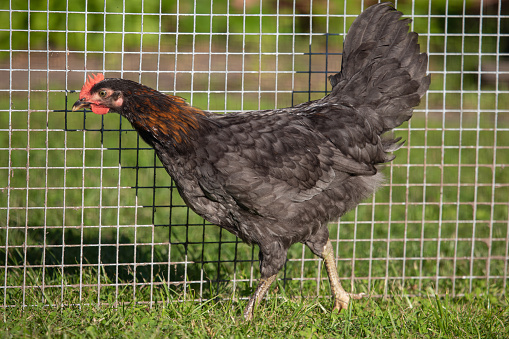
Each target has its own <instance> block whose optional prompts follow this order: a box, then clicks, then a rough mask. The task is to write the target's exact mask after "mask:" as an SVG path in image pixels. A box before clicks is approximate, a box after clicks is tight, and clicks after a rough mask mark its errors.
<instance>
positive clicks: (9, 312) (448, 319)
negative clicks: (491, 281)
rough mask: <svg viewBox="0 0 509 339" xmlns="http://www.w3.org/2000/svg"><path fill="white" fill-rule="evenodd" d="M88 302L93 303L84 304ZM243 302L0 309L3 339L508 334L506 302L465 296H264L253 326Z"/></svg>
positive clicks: (469, 336) (458, 336)
mask: <svg viewBox="0 0 509 339" xmlns="http://www.w3.org/2000/svg"><path fill="white" fill-rule="evenodd" d="M92 303H93V301H92ZM244 305H245V301H237V300H221V301H215V300H213V299H211V300H209V301H206V302H201V303H197V302H193V301H182V302H169V303H162V304H156V305H154V306H153V307H149V306H147V305H143V304H135V303H134V304H133V303H129V304H127V303H120V304H118V305H117V307H114V306H112V305H105V306H97V305H93V304H92V305H85V306H81V307H44V306H42V305H38V306H33V307H28V308H22V307H19V306H17V307H12V308H7V309H2V310H1V311H0V312H1V313H2V315H3V318H4V322H3V323H1V325H0V328H1V331H2V335H3V336H4V337H13V338H18V337H69V336H72V337H75V336H82V337H89V338H96V337H126V338H135V337H143V338H149V337H152V338H158V337H178V338H191V337H213V338H225V337H240V338H243V337H267V338H269V337H270V338H275V337H302V338H331V337H345V338H346V337H352V338H360V337H411V338H474V337H476V338H477V337H478V338H504V337H507V336H508V335H509V328H508V325H507V324H509V308H508V303H507V300H499V299H497V298H495V297H492V296H482V297H477V296H474V295H467V296H466V297H463V298H460V299H452V298H450V297H445V298H437V297H436V296H435V295H434V294H433V292H432V291H428V296H427V297H422V298H408V297H402V296H398V295H394V296H393V297H392V298H390V299H374V298H365V299H363V300H359V301H355V302H352V303H351V306H350V308H349V309H348V310H345V311H343V312H341V313H339V314H338V313H336V312H332V313H331V312H329V309H330V307H331V302H330V300H328V299H323V298H320V299H318V298H309V299H302V298H293V299H292V298H288V297H286V296H285V295H284V293H283V294H282V293H281V292H280V291H279V292H278V291H276V292H273V293H269V298H268V299H266V300H265V301H264V302H263V303H262V305H261V306H260V307H258V309H257V310H256V316H255V319H254V321H253V322H252V323H251V322H245V321H243V320H242V309H243V307H244Z"/></svg>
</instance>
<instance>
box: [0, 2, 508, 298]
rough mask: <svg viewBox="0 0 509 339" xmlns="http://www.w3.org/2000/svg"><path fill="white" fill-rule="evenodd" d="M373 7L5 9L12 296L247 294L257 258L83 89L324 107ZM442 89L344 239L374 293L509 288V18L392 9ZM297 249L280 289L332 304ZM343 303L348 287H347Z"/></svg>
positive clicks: (6, 249) (3, 176) (407, 132)
mask: <svg viewBox="0 0 509 339" xmlns="http://www.w3.org/2000/svg"><path fill="white" fill-rule="evenodd" d="M370 4H372V2H369V1H364V2H359V1H347V0H345V1H344V2H341V1H338V2H336V1H330V0H315V1H310V2H300V1H296V0H294V1H293V2H289V1H275V0H270V1H268V0H265V1H249V0H245V1H244V2H242V1H237V0H232V1H228V0H196V1H194V2H191V1H179V0H177V1H175V2H166V1H161V0H160V1H156V0H153V1H152V0H150V1H149V0H145V1H141V2H137V1H127V0H126V1H124V2H118V1H115V2H114V1H101V2H99V1H98V2H83V3H80V2H69V1H66V0H59V1H52V2H49V1H48V2H42V1H31V2H24V3H22V2H14V1H9V2H3V3H2V4H1V5H0V19H1V20H0V74H1V76H0V83H1V84H0V92H1V93H2V94H1V97H0V180H1V184H0V186H1V188H2V190H1V192H0V197H1V199H0V282H1V283H0V289H1V292H0V299H1V304H2V305H3V306H4V307H8V306H13V305H20V304H22V305H33V304H40V303H44V304H50V305H83V304H88V303H111V304H114V303H118V302H123V301H133V300H136V301H137V302H145V303H150V304H152V303H155V302H161V301H162V302H165V301H169V300H178V299H181V298H186V299H197V300H203V299H207V298H211V297H216V296H218V295H219V296H225V297H230V295H232V294H233V296H234V297H236V298H244V297H247V296H248V295H249V294H250V292H251V290H252V288H253V285H254V282H255V281H256V279H257V277H258V276H259V272H258V264H257V249H254V248H252V247H250V246H248V245H246V244H243V243H242V242H240V241H239V240H238V239H236V238H235V237H234V236H232V235H231V234H229V233H228V232H226V231H224V230H221V229H220V228H218V227H216V226H213V225H209V224H208V223H206V222H204V221H203V219H201V218H199V217H198V216H196V215H195V214H194V213H193V212H192V211H190V210H189V209H188V208H187V207H186V205H185V204H184V202H183V201H182V199H181V198H180V197H179V195H178V192H177V190H176V188H175V186H174V184H173V182H172V181H171V179H170V177H169V176H168V175H167V174H166V172H165V170H164V168H163V167H162V165H161V164H160V162H159V160H158V159H157V158H156V156H155V154H154V152H153V151H152V150H151V149H150V148H149V147H148V146H147V145H146V144H145V143H144V142H143V141H142V140H140V138H139V137H138V135H137V133H136V132H135V131H134V130H133V129H132V127H131V126H130V124H129V123H128V122H127V121H125V120H123V119H122V118H120V117H119V116H118V115H113V114H108V115H106V116H98V115H94V114H92V113H90V112H70V107H71V105H72V103H73V102H74V101H75V100H77V99H78V93H77V90H79V89H80V88H81V85H82V84H83V82H84V80H85V76H86V74H88V73H91V72H102V73H105V74H106V76H107V77H122V78H127V79H131V80H135V81H138V82H141V83H143V84H146V85H148V86H150V87H153V88H156V89H158V90H160V91H162V92H165V93H168V94H172V95H179V96H182V97H184V98H186V99H187V101H188V102H189V103H190V104H191V105H194V106H196V107H199V108H201V109H205V110H209V111H214V112H221V113H228V112H234V111H245V110H257V109H270V108H276V107H287V106H291V105H294V104H298V103H301V102H304V101H308V100H312V99H317V98H320V97H322V96H323V95H324V94H326V93H327V92H328V91H329V90H330V85H329V84H328V81H327V76H328V75H331V74H334V73H336V72H338V71H339V70H340V65H341V50H342V42H343V38H344V36H345V34H346V32H347V30H348V27H349V26H350V25H351V23H352V22H353V20H354V19H355V17H356V16H357V15H358V14H359V13H360V12H361V10H363V9H364V8H366V7H367V6H369V5H370ZM396 7H397V8H398V9H399V10H401V11H403V12H404V14H405V16H407V17H410V18H412V19H413V22H412V25H411V28H412V30H414V31H416V32H418V33H419V35H420V38H419V41H420V44H421V50H422V51H426V52H427V53H428V54H429V60H430V63H429V73H430V74H431V77H432V84H431V87H430V90H429V92H428V94H427V95H426V96H425V97H424V98H423V101H422V103H421V105H420V106H419V108H418V109H416V110H415V112H414V117H413V118H412V120H411V121H410V122H409V123H406V124H404V125H403V126H401V127H400V128H398V129H397V131H396V134H397V135H400V136H402V137H403V138H404V139H406V144H405V146H404V147H403V148H402V149H401V150H399V151H398V152H397V153H396V155H397V157H396V160H395V161H394V162H393V163H392V164H390V165H388V166H387V167H386V169H385V170H384V171H385V173H386V177H387V185H386V186H385V187H384V188H383V189H381V190H380V191H379V192H378V193H377V194H376V195H375V196H374V197H373V198H372V199H369V200H367V201H365V202H363V203H362V204H361V205H360V206H359V207H358V208H357V209H355V210H353V211H351V212H349V213H348V214H347V215H345V216H344V217H343V218H342V219H341V220H340V221H339V222H338V223H334V224H331V225H330V228H329V229H330V234H331V239H332V242H333V244H334V246H335V251H336V254H337V256H338V258H337V263H338V270H339V275H340V277H341V279H342V280H343V281H344V284H346V285H347V286H348V285H349V283H350V285H351V288H354V287H353V286H354V283H355V289H356V290H357V291H365V292H368V293H370V294H371V295H373V296H382V295H391V294H393V293H398V294H404V295H409V296H413V295H422V294H425V293H427V291H430V290H432V291H433V292H434V293H437V294H439V295H443V294H450V295H452V296H463V295H465V294H469V293H492V294H497V295H503V294H507V290H508V287H507V278H508V271H509V270H508V262H509V218H508V213H509V169H508V168H507V165H506V164H507V163H509V99H508V98H509V96H508V94H509V63H508V61H507V60H509V59H508V56H509V25H508V24H507V23H508V22H509V20H508V17H509V15H508V11H509V6H508V4H507V2H505V1H482V0H481V1H452V0H449V1H446V0H433V1H429V2H410V1H397V2H396ZM325 280H326V275H325V274H322V270H321V262H320V260H319V259H317V258H316V257H315V256H314V255H313V254H312V253H311V252H310V251H309V250H308V249H307V248H305V247H304V246H303V245H302V246H301V245H294V246H293V247H292V248H291V249H290V252H289V255H288V261H287V263H286V265H285V268H284V269H283V270H282V272H281V273H280V275H279V286H281V287H284V288H285V289H286V290H287V293H290V294H293V295H307V296H326V295H328V284H327V283H326V282H325V283H324V281H325ZM347 289H348V288H347Z"/></svg>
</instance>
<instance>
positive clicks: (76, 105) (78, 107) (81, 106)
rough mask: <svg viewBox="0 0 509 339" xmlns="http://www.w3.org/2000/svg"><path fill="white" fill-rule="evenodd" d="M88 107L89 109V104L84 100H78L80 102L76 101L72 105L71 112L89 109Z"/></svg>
mask: <svg viewBox="0 0 509 339" xmlns="http://www.w3.org/2000/svg"><path fill="white" fill-rule="evenodd" d="M89 107H90V102H88V101H85V100H84V99H80V100H78V101H76V102H75V103H74V105H72V111H73V112H76V111H79V110H82V109H85V108H89Z"/></svg>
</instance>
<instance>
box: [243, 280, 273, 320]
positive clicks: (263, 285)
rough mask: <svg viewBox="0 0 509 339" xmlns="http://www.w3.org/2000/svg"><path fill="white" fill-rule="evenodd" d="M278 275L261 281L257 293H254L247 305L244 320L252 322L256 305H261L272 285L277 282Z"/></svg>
mask: <svg viewBox="0 0 509 339" xmlns="http://www.w3.org/2000/svg"><path fill="white" fill-rule="evenodd" d="M276 277H277V274H274V275H273V276H270V277H268V278H267V279H260V282H259V283H258V287H257V288H256V291H255V292H254V293H253V295H252V296H251V298H249V302H248V303H247V306H246V309H245V310H244V319H246V320H252V319H253V315H254V308H255V306H256V305H258V304H259V303H260V301H261V300H262V299H263V297H264V296H265V294H266V293H267V291H268V290H269V287H270V285H272V283H273V282H274V280H276Z"/></svg>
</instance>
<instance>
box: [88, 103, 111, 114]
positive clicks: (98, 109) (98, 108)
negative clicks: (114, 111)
mask: <svg viewBox="0 0 509 339" xmlns="http://www.w3.org/2000/svg"><path fill="white" fill-rule="evenodd" d="M90 108H92V112H94V113H95V114H106V113H108V112H109V111H110V109H109V108H108V107H104V106H98V105H94V104H91V105H90Z"/></svg>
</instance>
